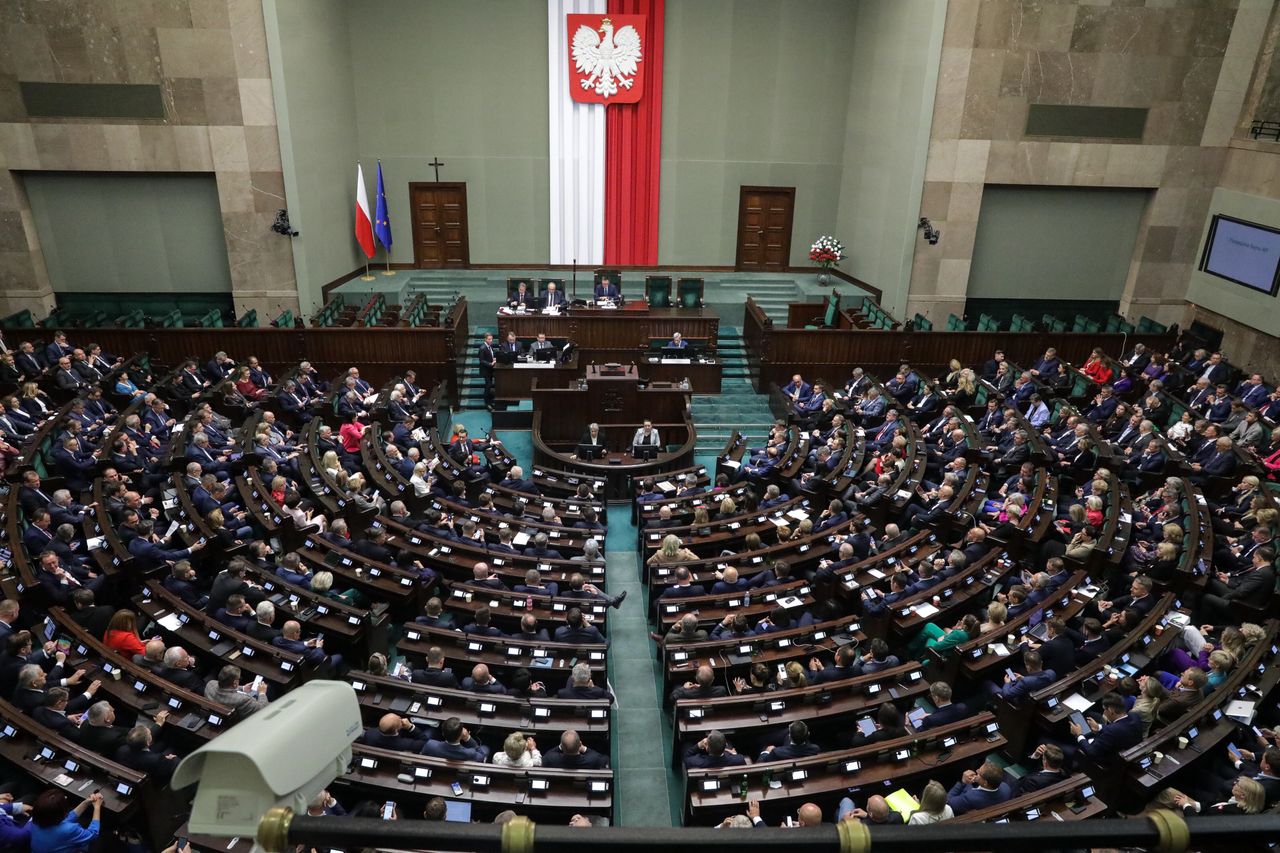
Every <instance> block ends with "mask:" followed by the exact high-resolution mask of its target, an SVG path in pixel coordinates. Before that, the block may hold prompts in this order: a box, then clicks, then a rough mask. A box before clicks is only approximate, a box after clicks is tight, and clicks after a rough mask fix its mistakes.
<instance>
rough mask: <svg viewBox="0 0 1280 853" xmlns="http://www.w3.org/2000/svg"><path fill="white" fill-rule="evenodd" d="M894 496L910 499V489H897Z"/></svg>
mask: <svg viewBox="0 0 1280 853" xmlns="http://www.w3.org/2000/svg"><path fill="white" fill-rule="evenodd" d="M896 496H897V497H900V498H906V499H907V500H910V499H911V490H910V489H898V491H897V493H896Z"/></svg>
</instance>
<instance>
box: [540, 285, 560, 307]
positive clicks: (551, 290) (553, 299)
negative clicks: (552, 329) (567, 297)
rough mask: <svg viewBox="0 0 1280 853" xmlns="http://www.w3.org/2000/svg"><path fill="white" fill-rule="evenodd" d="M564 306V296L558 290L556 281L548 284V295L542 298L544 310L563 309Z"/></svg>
mask: <svg viewBox="0 0 1280 853" xmlns="http://www.w3.org/2000/svg"><path fill="white" fill-rule="evenodd" d="M564 304H565V303H564V294H563V293H561V292H560V291H558V290H556V283H555V282H554V281H551V282H547V295H546V296H544V297H542V307H543V309H544V310H545V309H548V308H563V307H564Z"/></svg>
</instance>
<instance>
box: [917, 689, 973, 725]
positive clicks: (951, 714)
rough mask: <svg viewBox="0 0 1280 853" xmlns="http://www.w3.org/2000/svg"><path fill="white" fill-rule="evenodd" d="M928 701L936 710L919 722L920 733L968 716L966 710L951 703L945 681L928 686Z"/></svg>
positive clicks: (949, 692) (967, 710) (962, 706)
mask: <svg viewBox="0 0 1280 853" xmlns="http://www.w3.org/2000/svg"><path fill="white" fill-rule="evenodd" d="M929 700H930V701H931V702H933V705H934V708H936V709H937V710H935V711H934V712H933V713H932V714H928V715H927V716H925V718H924V719H922V720H921V721H920V725H919V727H918V728H919V730H920V731H922V732H923V731H928V730H929V729H932V728H936V727H938V726H945V725H947V724H948V723H954V722H955V721H956V720H963V719H964V718H965V717H967V716H969V709H968V708H966V707H965V706H964V705H960V704H957V703H955V702H952V701H951V685H950V684H947V682H945V681H935V682H933V684H930V685H929Z"/></svg>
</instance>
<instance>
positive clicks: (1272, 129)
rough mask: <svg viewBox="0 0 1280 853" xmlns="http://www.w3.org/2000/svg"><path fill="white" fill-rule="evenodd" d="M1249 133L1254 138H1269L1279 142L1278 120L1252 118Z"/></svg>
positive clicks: (1279, 125) (1279, 124) (1279, 128)
mask: <svg viewBox="0 0 1280 853" xmlns="http://www.w3.org/2000/svg"><path fill="white" fill-rule="evenodd" d="M1249 135H1250V136H1252V137H1253V138H1254V139H1270V140H1273V141H1275V142H1280V121H1262V120H1261V119H1254V120H1253V123H1252V124H1251V125H1250V126H1249Z"/></svg>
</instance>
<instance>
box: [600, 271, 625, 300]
mask: <svg viewBox="0 0 1280 853" xmlns="http://www.w3.org/2000/svg"><path fill="white" fill-rule="evenodd" d="M621 296H622V291H621V290H619V289H618V283H617V282H615V281H614V280H613V279H612V278H610V277H609V276H607V275H606V276H601V277H600V280H599V281H598V282H596V286H595V297H596V299H610V300H617V299H619V298H620V297H621Z"/></svg>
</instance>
